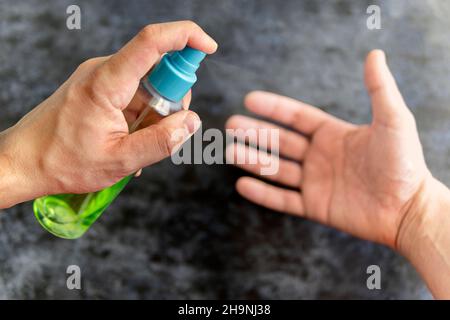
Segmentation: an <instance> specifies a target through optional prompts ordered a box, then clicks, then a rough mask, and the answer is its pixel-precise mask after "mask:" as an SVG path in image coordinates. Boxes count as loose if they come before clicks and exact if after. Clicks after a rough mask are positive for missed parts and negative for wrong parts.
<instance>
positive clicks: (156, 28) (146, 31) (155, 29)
mask: <svg viewBox="0 0 450 320" xmlns="http://www.w3.org/2000/svg"><path fill="white" fill-rule="evenodd" d="M159 34H161V25H159V24H150V25H147V26H145V27H144V28H143V29H142V30H141V31H140V32H139V33H138V38H140V39H141V40H142V41H145V42H147V41H150V40H152V39H154V38H155V37H156V36H157V35H159Z"/></svg>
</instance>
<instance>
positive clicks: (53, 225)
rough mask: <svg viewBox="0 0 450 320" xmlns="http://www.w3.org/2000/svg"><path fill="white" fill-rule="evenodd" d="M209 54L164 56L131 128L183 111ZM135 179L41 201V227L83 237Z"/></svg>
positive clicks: (146, 83) (37, 206) (146, 82)
mask: <svg viewBox="0 0 450 320" xmlns="http://www.w3.org/2000/svg"><path fill="white" fill-rule="evenodd" d="M205 56H206V54H205V53H203V52H201V51H199V50H196V49H192V48H190V47H185V48H184V49H183V50H181V51H175V52H172V53H168V54H166V55H164V56H163V57H162V59H161V61H160V62H159V64H158V65H156V67H155V68H154V69H153V70H152V71H151V72H150V73H149V74H148V76H146V77H144V78H143V79H142V80H141V82H140V84H139V88H138V91H137V93H136V96H135V99H138V100H139V102H140V103H142V104H143V105H144V108H143V110H142V112H141V114H140V115H139V116H138V118H137V119H136V121H135V122H134V123H132V124H131V126H130V128H129V131H130V133H132V132H134V131H135V130H136V129H137V128H138V127H139V125H140V124H141V123H142V121H143V120H144V119H146V120H149V121H150V122H151V123H155V122H157V121H159V120H161V119H162V118H164V117H166V116H168V115H170V114H172V113H174V112H177V111H180V110H182V101H181V100H182V99H183V97H184V96H185V95H186V93H187V92H188V91H189V90H190V88H191V87H192V86H193V85H194V83H195V82H196V81H197V76H196V74H195V72H196V71H197V69H198V68H199V65H200V62H201V61H202V60H203V59H204V58H205ZM133 176H134V175H130V176H128V177H125V178H123V179H122V180H120V181H119V182H117V183H116V184H114V185H112V186H111V187H109V188H106V189H103V190H100V191H97V192H92V193H87V194H59V195H49V196H44V197H41V198H38V199H36V200H35V201H34V203H33V210H34V213H35V216H36V218H37V220H38V221H39V223H40V224H41V225H42V226H43V227H44V228H45V229H46V230H47V231H49V232H51V233H52V234H54V235H56V236H58V237H61V238H65V239H76V238H79V237H81V236H82V235H83V234H84V233H85V232H86V231H87V230H88V229H89V227H90V226H91V225H92V224H93V223H94V222H95V221H96V220H97V219H98V217H99V216H100V215H101V214H102V213H103V212H104V211H105V210H106V208H107V207H108V206H109V205H110V204H111V203H112V202H113V201H114V199H115V198H116V197H117V196H118V195H119V193H120V192H121V191H122V190H123V189H124V188H125V186H126V185H127V183H128V182H129V181H130V180H131V179H132V177H133Z"/></svg>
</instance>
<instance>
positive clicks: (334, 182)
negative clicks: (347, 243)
mask: <svg viewBox="0 0 450 320" xmlns="http://www.w3.org/2000/svg"><path fill="white" fill-rule="evenodd" d="M372 59H376V58H372ZM373 64H375V65H374V66H373V67H374V68H375V67H380V66H377V65H376V61H375V62H373ZM369 67H370V65H369ZM386 70H387V69H386ZM381 71H383V70H381ZM372 73H373V72H371V71H370V69H369V72H368V75H369V76H368V77H367V78H366V82H367V86H368V88H369V91H370V94H371V96H372V103H373V104H376V105H374V121H373V123H372V124H371V125H364V126H355V125H352V124H350V123H347V122H343V121H341V120H339V119H337V118H335V117H333V116H331V115H328V114H326V113H324V112H322V111H321V110H319V109H317V108H314V107H312V106H309V105H306V104H303V103H300V102H297V101H294V100H292V99H289V98H285V97H280V96H277V95H273V94H268V93H261V92H259V93H253V94H251V95H250V96H249V97H248V99H247V101H246V104H247V107H248V108H249V109H250V110H251V111H253V112H255V113H257V114H259V115H262V116H265V117H269V118H271V119H273V120H275V121H277V122H281V123H283V124H285V125H288V126H290V127H292V128H293V129H294V130H296V131H300V132H301V133H302V134H299V133H296V132H293V131H288V130H285V129H283V128H281V127H278V126H275V125H272V124H269V123H267V122H263V121H259V120H255V119H251V118H247V117H242V116H237V117H234V118H232V119H230V121H229V122H228V127H229V128H252V127H253V128H268V129H274V128H277V129H278V130H279V132H280V154H281V155H282V156H284V157H285V158H284V159H283V158H282V159H280V161H279V163H280V165H279V172H277V173H276V174H274V175H272V176H265V177H263V178H266V179H269V180H273V181H275V182H277V183H279V184H284V185H286V186H288V187H292V188H293V189H294V190H292V189H284V188H279V187H275V186H272V185H270V184H268V183H266V182H263V181H261V180H258V179H254V178H248V177H247V178H241V179H240V180H239V181H238V184H237V188H238V191H239V192H240V193H241V194H242V195H243V196H244V197H246V198H248V199H249V200H251V201H254V202H256V203H258V204H261V205H263V206H266V207H269V208H272V209H275V210H279V211H283V212H287V213H291V214H295V215H300V216H305V217H307V218H311V219H313V220H317V221H319V222H321V223H325V224H328V225H331V226H333V227H336V228H338V229H341V230H344V231H346V232H349V233H351V234H353V235H356V236H359V237H362V238H365V239H368V240H373V241H377V242H381V243H384V244H387V245H390V246H395V242H396V236H397V232H398V229H399V226H400V224H401V221H402V218H403V215H404V212H405V211H406V209H407V207H408V205H409V204H410V202H411V201H412V200H411V199H412V198H413V196H414V195H415V194H416V193H417V192H418V190H419V188H420V187H421V184H422V182H423V181H424V179H425V177H426V175H427V169H426V165H425V162H424V160H423V156H422V150H421V146H420V142H419V139H418V136H417V130H416V128H415V124H414V121H413V118H412V117H411V114H410V113H409V111H408V110H407V109H406V106H405V107H403V106H402V103H403V101H402V99H401V96H400V94H399V93H398V92H396V87H395V83H394V82H393V79H392V83H389V81H390V80H391V79H390V78H386V75H383V74H375V75H372ZM381 85H385V86H386V87H382V86H381ZM380 88H381V89H380ZM394 98H395V99H394ZM389 99H390V100H389ZM393 102H394V103H395V104H398V106H396V107H397V108H398V110H395V111H392V110H390V109H386V108H387V107H389V108H392V107H394V106H392V103H393ZM389 110H390V111H389ZM256 142H257V141H256ZM235 147H236V148H237V149H238V150H237V152H239V150H241V151H245V152H250V153H251V152H255V151H254V150H251V149H252V148H249V147H242V146H235ZM242 149H245V150H242ZM237 152H235V153H237ZM238 166H240V167H242V168H243V169H245V170H248V171H250V172H252V173H255V174H258V173H259V171H260V167H261V164H256V165H251V164H238ZM295 189H297V191H296V190H295Z"/></svg>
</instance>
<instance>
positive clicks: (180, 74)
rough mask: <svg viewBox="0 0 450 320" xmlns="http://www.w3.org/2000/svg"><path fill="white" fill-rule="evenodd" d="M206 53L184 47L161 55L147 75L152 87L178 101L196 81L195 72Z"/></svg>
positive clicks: (162, 94) (164, 95)
mask: <svg viewBox="0 0 450 320" xmlns="http://www.w3.org/2000/svg"><path fill="white" fill-rule="evenodd" d="M205 57H206V53H204V52H202V51H200V50H196V49H193V48H191V47H185V48H184V49H183V50H181V51H174V52H172V53H169V54H166V55H164V56H163V58H162V59H161V61H160V62H159V64H158V65H157V66H156V67H155V68H154V69H153V71H152V72H151V73H150V75H149V76H148V80H149V82H150V84H151V85H152V87H153V88H154V89H155V90H156V91H157V92H158V93H159V94H160V95H161V96H163V97H164V98H166V99H168V100H171V101H174V102H178V101H180V100H181V99H183V97H184V96H185V95H186V93H187V92H188V91H189V89H191V87H192V86H193V85H194V83H195V82H196V81H197V76H196V75H195V72H196V71H197V69H198V68H199V66H200V62H202V60H203V59H204V58H205Z"/></svg>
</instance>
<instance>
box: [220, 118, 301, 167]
mask: <svg viewBox="0 0 450 320" xmlns="http://www.w3.org/2000/svg"><path fill="white" fill-rule="evenodd" d="M225 128H226V129H227V131H229V132H232V133H233V135H234V136H235V137H236V138H237V139H238V140H240V141H243V142H248V143H249V144H251V145H259V144H260V142H261V141H260V140H261V135H264V136H267V135H268V132H269V131H270V130H276V131H278V138H279V139H278V141H276V146H275V147H276V148H278V149H279V153H280V155H282V156H284V157H286V158H289V159H292V160H297V161H301V160H303V158H304V156H305V153H306V151H307V150H308V146H309V142H308V139H307V138H305V137H304V136H302V135H300V134H298V133H296V132H294V131H290V130H287V129H284V128H282V127H280V126H277V125H274V124H272V123H269V122H266V121H261V120H256V119H254V118H250V117H246V116H241V115H235V116H232V117H230V118H229V119H228V121H227V123H226V124H225ZM264 143H265V144H267V146H263V147H266V148H267V149H271V148H272V147H274V145H273V144H274V141H272V139H264Z"/></svg>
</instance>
